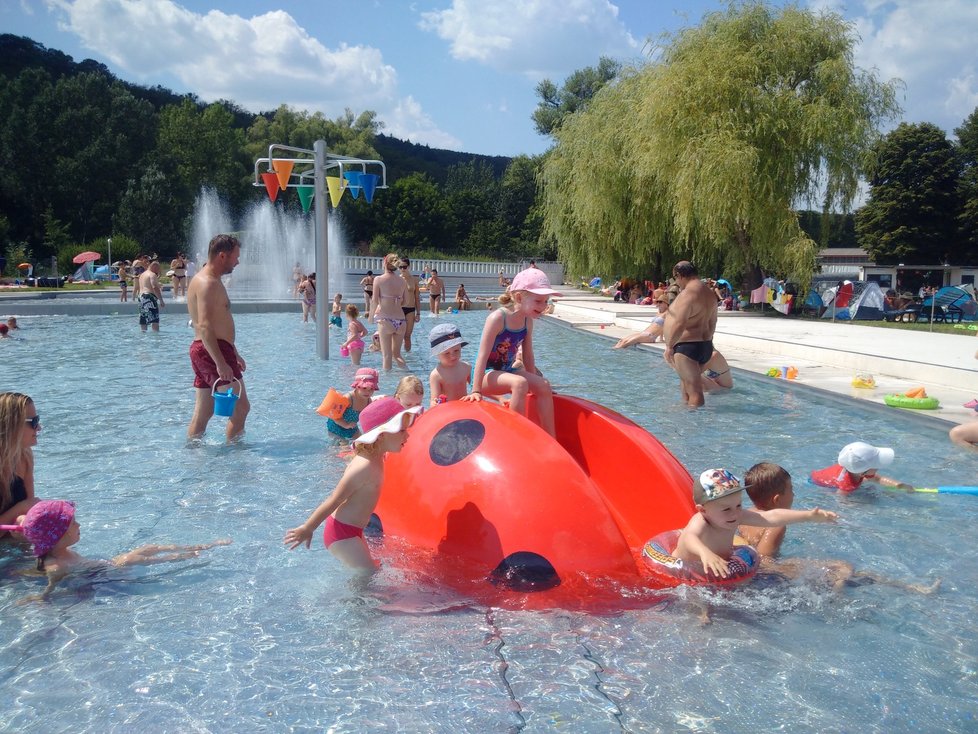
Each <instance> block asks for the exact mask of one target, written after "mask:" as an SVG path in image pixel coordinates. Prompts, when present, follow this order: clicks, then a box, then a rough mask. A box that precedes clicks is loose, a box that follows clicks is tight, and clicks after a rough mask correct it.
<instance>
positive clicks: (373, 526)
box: [363, 512, 384, 538]
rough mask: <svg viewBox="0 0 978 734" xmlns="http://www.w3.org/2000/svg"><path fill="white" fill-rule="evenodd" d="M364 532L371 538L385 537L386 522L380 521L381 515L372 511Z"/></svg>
mask: <svg viewBox="0 0 978 734" xmlns="http://www.w3.org/2000/svg"><path fill="white" fill-rule="evenodd" d="M363 534H364V535H366V536H368V537H371V538H382V537H384V523H382V522H381V521H380V516H379V515H377V513H376V512H371V513H370V520H369V522H367V527H365V528H364V529H363Z"/></svg>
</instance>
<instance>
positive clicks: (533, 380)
mask: <svg viewBox="0 0 978 734" xmlns="http://www.w3.org/2000/svg"><path fill="white" fill-rule="evenodd" d="M559 295H561V294H560V293H558V292H557V291H555V290H553V289H552V288H551V287H550V281H549V280H548V279H547V276H546V274H545V273H544V272H543V271H542V270H539V269H537V268H533V267H531V268H527V269H526V270H523V271H521V272H520V273H517V275H516V277H515V278H513V282H512V284H511V285H510V286H509V290H508V291H506V292H505V293H503V294H502V295H501V296H500V297H499V303H500V304H501V305H502V308H500V309H497V310H495V311H493V312H492V313H491V314H489V317H488V318H487V319H486V325H485V327H484V328H483V330H482V339H481V340H480V342H479V356H478V358H477V359H476V362H475V371H474V373H473V375H472V392H471V393H469V394H468V395H466V396H465V397H464V398H462V400H467V401H479V400H481V399H482V396H483V395H505V394H507V393H508V394H509V395H510V399H509V408H510V410H514V411H516V412H517V413H522V414H523V415H526V396H527V395H528V394H530V393H532V394H533V395H535V396H536V408H537V415H538V416H539V418H540V427H541V428H543V430H545V431H546V432H547V433H549V434H550V435H551V436H555V435H556V429H555V427H554V403H553V392H552V391H551V389H550V383H549V382H547V380H545V379H544V378H543V377H541V376H540V375H538V374H537V373H536V369H535V367H536V364H535V360H534V355H533V321H534V320H535V319H538V318H540V316H541V315H542V314H543V312H544V310H546V308H547V301H548V300H549V297H550V296H559ZM520 345H522V347H523V364H522V366H520V367H514V365H513V362H514V360H515V359H516V353H517V351H518V350H519V348H520Z"/></svg>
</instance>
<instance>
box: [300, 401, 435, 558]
mask: <svg viewBox="0 0 978 734" xmlns="http://www.w3.org/2000/svg"><path fill="white" fill-rule="evenodd" d="M420 412H421V407H420V406H417V407H414V408H405V407H404V406H403V405H401V404H400V403H399V402H398V401H397V400H396V399H394V398H381V399H380V400H375V401H374V402H372V403H371V404H370V405H368V406H367V407H366V409H365V410H364V411H363V413H362V414H361V415H360V428H361V430H362V433H361V435H360V436H359V437H357V438H356V439H354V441H353V450H354V453H355V455H354V457H353V459H352V460H351V461H350V463H349V464H348V465H347V467H346V471H345V472H343V476H342V477H341V478H340V481H339V484H337V485H336V489H334V490H333V493H332V494H331V495H330V496H329V497H327V498H326V500H325V501H324V502H323V503H322V504H321V505H319V507H317V508H316V509H315V510H314V511H313V513H312V514H311V515H309V517H308V519H307V520H306V521H305V522H304V523H302V525H300V526H299V527H297V528H292V529H291V530H288V531H286V533H285V538H284V539H283V542H284V543H285V544H286V545H287V546H289V550H294V549H296V548H298V547H299V546H300V545H302V544H305V546H306V548H308V547H309V544H310V542H311V541H312V534H313V533H314V532H315V531H316V528H318V527H319V526H320V525H322V524H323V523H324V522H325V523H326V526H325V528H324V530H323V543H324V544H325V545H326V548H327V549H328V550H329V552H330V553H332V554H333V555H334V556H336V557H337V558H339V559H340V560H341V561H342V562H343V563H344V564H346V565H347V566H349V567H350V568H353V569H355V570H357V571H360V572H362V573H373V572H374V571H375V570H376V564H375V563H374V560H373V558H372V557H371V555H370V549H369V548H368V547H367V543H366V541H364V539H363V529H364V528H365V527H366V526H367V523H368V522H370V516H371V515H372V514H373V511H374V509H375V508H376V507H377V502H378V501H379V500H380V487H381V485H382V484H383V482H384V455H385V454H386V453H387V452H389V451H394V452H396V451H400V450H401V448H402V447H403V446H404V442H405V441H407V429H408V426H410V425H411V423H412V422H413V421H414V418H415V417H416V416H417V415H418V413H420Z"/></svg>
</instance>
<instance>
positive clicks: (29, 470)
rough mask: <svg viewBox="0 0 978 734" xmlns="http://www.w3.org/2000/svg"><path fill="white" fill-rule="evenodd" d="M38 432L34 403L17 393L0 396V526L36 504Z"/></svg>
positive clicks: (38, 417) (39, 424)
mask: <svg viewBox="0 0 978 734" xmlns="http://www.w3.org/2000/svg"><path fill="white" fill-rule="evenodd" d="M40 430H41V419H40V416H38V414H37V409H36V408H35V407H34V401H33V400H31V399H30V398H29V397H28V396H26V395H23V394H21V393H17V392H3V393H0V525H8V524H10V523H13V522H14V521H15V520H16V519H17V517H18V515H23V514H24V513H25V512H27V511H28V510H29V509H30V508H31V507H32V506H33V505H34V504H35V503H36V502H37V499H36V498H35V497H34V450H33V448H34V446H37V433H38V431H40ZM4 534H5V533H0V535H4Z"/></svg>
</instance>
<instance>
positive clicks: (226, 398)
mask: <svg viewBox="0 0 978 734" xmlns="http://www.w3.org/2000/svg"><path fill="white" fill-rule="evenodd" d="M220 381H221V380H220V379H217V380H214V386H213V387H212V388H211V397H212V398H214V413H216V414H217V415H222V416H224V417H225V418H230V417H231V416H232V415H233V414H234V405H235V403H237V402H238V397H239V395H240V393H241V380H239V379H238V378H237V377H235V378H234V382H236V383H238V393H239V395H235V394H234V389H233V387H232V385H231V384H229V385H228V389H227V392H218V391H217V383H219V382H220Z"/></svg>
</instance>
